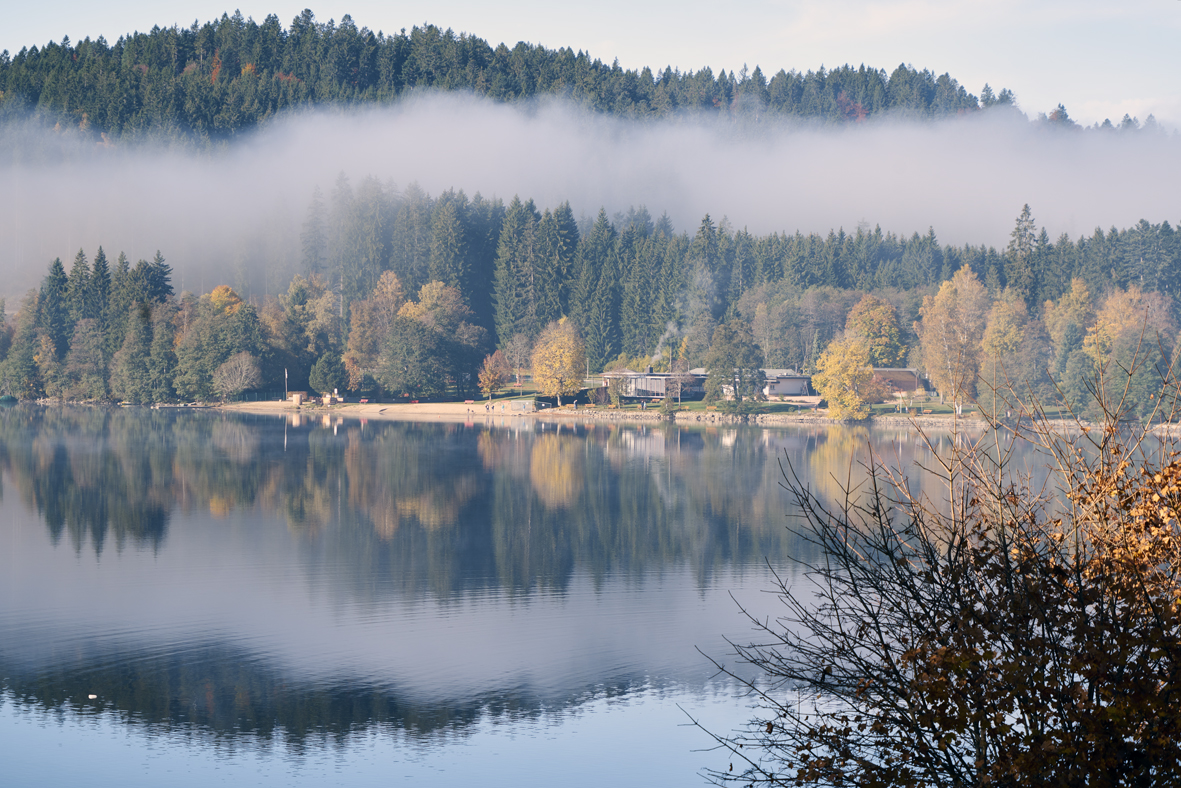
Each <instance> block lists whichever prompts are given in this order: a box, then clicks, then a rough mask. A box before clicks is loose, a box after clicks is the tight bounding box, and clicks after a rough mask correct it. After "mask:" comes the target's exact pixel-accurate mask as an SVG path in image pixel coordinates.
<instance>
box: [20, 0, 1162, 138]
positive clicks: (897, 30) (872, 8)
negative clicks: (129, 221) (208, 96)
mask: <svg viewBox="0 0 1181 788" xmlns="http://www.w3.org/2000/svg"><path fill="white" fill-rule="evenodd" d="M309 6H310V7H311V8H312V10H313V11H314V12H315V14H316V17H317V18H318V19H320V20H322V21H326V20H328V19H330V18H331V19H340V17H341V16H343V15H344V14H345V13H351V14H352V16H353V19H354V20H355V21H356V22H357V24H358V25H364V26H367V27H369V28H371V29H374V30H378V29H380V30H384V31H386V32H392V31H396V30H399V29H401V28H404V27H405V28H409V27H411V26H413V25H415V24H421V23H422V22H424V21H430V22H432V23H434V24H438V25H440V26H443V27H451V28H453V29H455V30H456V31H457V32H461V31H462V32H470V33H473V34H475V35H477V36H480V37H481V38H484V39H487V40H489V41H490V42H492V43H493V44H497V43H500V42H501V41H504V42H507V43H508V44H509V45H510V46H511V45H512V44H514V43H516V42H517V41H518V40H524V41H529V42H532V43H540V44H545V45H546V46H548V47H559V46H570V47H573V48H574V49H584V50H587V51H589V52H590V53H591V54H592V55H593V56H595V57H599V58H601V59H603V60H606V61H610V60H612V59H613V58H615V57H618V58H619V61H620V64H621V65H623V66H624V67H628V68H632V67H642V66H645V65H650V66H653V67H663V66H665V65H672V66H673V67H675V68H680V69H682V70H697V69H700V68H701V67H702V66H707V65H708V66H710V67H711V68H712V69H714V71H715V72H716V71H717V70H719V69H722V68H724V69H726V70H731V69H738V68H741V67H742V65H743V64H744V63H746V64H749V66H750V67H752V68H753V67H754V66H755V64H758V65H760V66H762V68H763V70H764V71H765V72H767V73H768V75H770V74H772V73H774V72H775V71H777V70H778V69H780V68H785V69H789V70H790V69H793V68H794V69H797V70H800V71H805V70H807V69H814V68H817V67H818V66H820V65H822V64H823V65H825V66H828V67H832V66H838V65H841V64H843V63H846V62H848V63H852V64H854V65H857V64H860V63H865V64H867V65H871V66H874V67H877V68H885V69H887V70H892V69H893V68H894V67H895V66H897V65H898V64H899V63H900V62H907V63H911V64H913V65H914V66H916V67H918V68H929V69H931V70H933V71H936V72H937V73H943V72H945V71H946V72H950V73H951V75H952V76H953V77H955V78H956V79H958V80H959V81H960V82H961V84H963V85H964V86H965V87H966V88H967V89H968V90H969V91H970V92H972V93H974V94H977V95H979V92H980V89H981V87H982V86H983V85H984V83H985V82H988V83H990V84H991V85H992V86H993V88H994V89H997V90H999V89H1000V88H1001V87H1008V88H1010V89H1011V90H1013V92H1014V93H1016V94H1017V99H1018V102H1019V104H1020V105H1021V108H1022V109H1024V110H1025V111H1026V112H1027V113H1028V114H1030V115H1033V114H1036V113H1037V112H1048V111H1049V110H1051V109H1053V108H1054V106H1056V105H1057V104H1058V103H1059V102H1061V103H1063V104H1065V105H1066V107H1067V109H1068V111H1069V112H1070V114H1071V116H1072V117H1073V118H1075V119H1076V120H1078V121H1080V122H1082V123H1086V124H1090V123H1094V122H1097V121H1102V120H1103V119H1104V118H1111V119H1112V120H1113V121H1118V120H1119V118H1121V117H1122V116H1123V115H1124V113H1129V114H1131V115H1133V116H1138V117H1139V118H1140V119H1141V120H1143V119H1144V118H1145V117H1146V116H1147V115H1148V114H1149V113H1154V114H1155V115H1156V117H1157V118H1158V120H1161V121H1164V122H1166V123H1167V124H1168V125H1171V126H1174V127H1181V80H1179V79H1178V77H1179V76H1181V0H1123V1H1122V2H1119V3H1113V2H1110V0H1105V1H1104V2H1097V1H1096V0H1071V1H1069V2H1068V1H1067V0H1035V1H1034V2H1029V1H1028V0H1023V1H1019V0H990V1H989V2H980V1H979V0H873V1H871V2H852V1H851V0H753V1H752V0H748V1H747V2H742V3H738V4H734V5H726V4H723V3H719V2H717V1H716V0H710V2H702V0H683V1H682V2H678V3H650V2H634V0H633V1H631V2H627V1H625V0H599V1H598V2H595V3H587V4H582V5H573V4H562V3H554V2H552V0H548V1H547V2H541V1H540V0H504V1H503V2H498V3H490V2H487V0H479V2H477V1H476V0H444V1H442V2H425V1H424V0H405V1H404V2H398V3H389V2H378V1H377V0H326V1H325V2H317V3H314V4H311V3H309V2H308V0H299V1H298V2H291V0H249V2H242V3H236V4H233V5H228V4H225V3H224V2H219V0H190V2H186V3H159V2H146V1H145V0H111V2H107V3H102V4H99V3H94V2H81V1H80V0H41V2H35V3H22V4H20V5H19V6H17V7H10V8H8V9H6V12H5V25H4V28H3V30H2V31H0V48H4V49H8V50H10V51H12V52H16V51H18V50H19V49H20V48H21V47H22V46H27V45H29V44H38V45H40V44H43V43H45V42H47V41H49V40H54V41H58V40H60V39H61V38H62V37H63V36H65V35H68V36H70V38H71V39H74V40H78V39H81V38H84V37H86V36H90V37H91V38H94V37H97V36H98V35H103V36H106V37H107V39H108V40H111V41H113V40H115V39H117V38H118V37H119V35H121V34H122V33H125V32H129V31H132V30H137V29H138V30H149V29H151V27H152V25H155V24H158V25H161V26H169V25H172V24H179V25H182V26H188V25H190V24H192V22H193V20H194V19H198V20H201V21H206V20H208V19H210V18H213V17H214V16H220V15H221V13H223V12H225V11H229V12H231V13H232V12H233V10H234V8H235V7H236V8H239V9H240V10H241V11H242V13H243V15H245V16H253V17H254V18H255V19H256V20H259V21H261V20H262V19H263V17H265V16H266V15H267V14H269V13H274V14H276V15H277V16H278V17H279V19H280V20H281V21H282V22H283V24H284V25H285V26H286V25H287V24H288V23H290V21H291V19H292V18H293V17H294V16H295V15H296V14H297V13H299V11H300V10H302V9H303V8H304V7H309Z"/></svg>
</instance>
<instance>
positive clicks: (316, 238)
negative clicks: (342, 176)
mask: <svg viewBox="0 0 1181 788" xmlns="http://www.w3.org/2000/svg"><path fill="white" fill-rule="evenodd" d="M324 223H325V208H324V193H323V192H322V191H320V187H319V186H317V187H315V188H314V189H312V199H311V202H310V203H309V204H308V212H307V216H306V217H305V218H304V220H303V227H302V229H301V230H300V233H299V243H300V251H301V260H300V267H301V268H302V269H303V272H304V273H306V274H309V275H310V274H323V273H324V267H325V265H326V264H327V254H328V235H327V229H326V228H325V226H324Z"/></svg>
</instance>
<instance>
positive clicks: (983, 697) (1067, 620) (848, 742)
mask: <svg viewBox="0 0 1181 788" xmlns="http://www.w3.org/2000/svg"><path fill="white" fill-rule="evenodd" d="M1115 423H1116V422H1115V420H1110V421H1109V423H1108V426H1106V427H1103V428H1096V429H1092V430H1090V431H1084V430H1076V431H1071V432H1068V433H1067V432H1055V431H1054V430H1051V429H1048V428H1046V427H1044V426H1036V425H1035V427H1033V428H1030V430H1029V431H1028V432H1026V433H1024V434H1018V435H1013V434H1005V435H1001V434H998V433H994V434H993V436H994V437H992V438H990V439H987V440H981V441H979V442H977V443H971V442H965V443H961V448H959V449H957V450H956V451H954V452H952V453H951V454H950V455H947V456H945V457H943V458H942V459H941V460H939V467H938V468H936V469H929V470H931V471H933V472H934V473H936V475H937V476H938V477H939V478H940V479H942V481H943V482H944V483H945V485H946V487H945V489H946V491H947V493H948V495H947V496H946V497H945V499H944V500H943V501H942V503H937V502H935V501H933V500H932V499H931V498H929V497H927V495H924V496H922V497H917V496H912V495H911V494H910V493H909V492H908V490H909V485H908V483H907V479H906V476H905V474H904V473H901V472H899V471H892V470H889V469H887V468H885V467H883V466H881V465H878V464H876V463H872V462H871V463H870V465H869V466H868V467H867V471H868V478H869V483H868V485H867V486H864V487H862V488H861V489H860V490H846V491H844V493H845V494H844V496H843V501H844V502H843V503H842V504H839V505H837V506H836V507H835V508H833V507H831V506H827V505H826V504H825V503H824V502H823V500H822V499H821V498H820V497H819V496H818V495H817V494H816V493H814V492H813V491H812V490H811V489H810V487H809V486H808V485H807V484H806V483H805V482H804V481H803V480H801V479H800V478H799V477H797V476H795V475H794V473H793V472H792V470H791V469H788V471H787V473H786V474H785V483H786V486H787V487H788V489H789V491H790V495H791V496H792V498H793V499H794V503H795V504H796V505H797V506H798V507H799V511H801V512H802V520H801V523H802V524H801V525H800V526H799V527H798V535H799V536H800V538H801V539H802V540H803V542H802V543H803V544H807V545H809V546H810V547H812V548H815V551H814V554H816V555H819V556H820V557H819V558H817V559H814V560H811V561H801V562H800V563H801V566H800V570H801V571H800V572H796V573H793V581H789V580H787V579H784V580H781V581H780V582H779V584H778V588H777V591H778V593H779V594H780V595H781V598H782V600H783V603H784V605H785V608H784V612H783V615H782V616H781V617H780V618H778V619H774V620H771V621H768V620H766V619H758V618H752V621H753V622H754V624H755V626H756V628H757V629H758V630H759V631H760V637H759V638H758V640H757V641H756V642H754V643H752V644H750V645H741V644H736V650H737V652H738V655H739V656H740V657H741V658H742V659H743V660H745V661H746V662H748V663H750V664H752V665H754V666H755V667H756V668H758V669H759V673H760V674H761V675H760V678H759V679H758V680H749V679H741V680H743V681H744V682H745V683H746V685H747V687H748V688H749V689H750V691H751V693H752V694H753V695H754V696H755V697H756V698H757V699H758V701H759V705H760V707H761V710H762V713H761V714H760V716H758V717H757V718H756V719H755V720H753V721H752V722H751V724H750V725H749V726H748V727H746V728H745V729H743V730H742V731H741V732H739V733H737V734H733V735H720V736H717V737H716V738H717V739H718V741H719V742H720V743H721V744H723V745H724V746H725V747H727V748H729V749H730V751H731V753H732V754H733V755H734V758H733V761H734V763H733V765H732V767H731V768H732V769H733V771H723V772H718V773H715V774H713V775H712V776H713V777H714V779H715V781H717V782H719V783H728V782H736V783H741V784H743V785H752V784H774V785H867V786H932V787H934V786H939V787H940V788H943V787H945V786H951V787H953V788H954V787H956V786H984V785H1000V786H1084V785H1086V786H1091V785H1104V786H1124V785H1127V786H1132V785H1137V786H1139V785H1152V786H1157V785H1159V786H1165V785H1176V784H1178V782H1179V781H1181V694H1179V693H1181V514H1179V513H1181V453H1178V452H1176V451H1171V450H1169V449H1168V445H1167V444H1166V443H1163V442H1161V441H1160V440H1159V439H1158V438H1157V437H1155V436H1152V435H1150V434H1149V433H1146V432H1140V433H1138V434H1128V433H1124V432H1120V431H1119V430H1118V429H1117V428H1116V427H1115V426H1114V425H1115ZM1044 424H1045V423H1044V422H1042V425H1044ZM1014 440H1022V441H1030V442H1032V443H1033V444H1034V445H1035V446H1036V447H1038V449H1039V450H1040V451H1041V453H1042V455H1043V456H1044V458H1045V461H1046V464H1047V468H1048V474H1049V476H1048V481H1037V482H1036V483H1035V482H1034V480H1033V479H1032V477H1029V476H1023V475H1021V474H1019V473H1017V472H1016V471H1015V469H1013V468H1010V467H1008V465H1007V463H1006V459H1005V458H1006V457H1007V456H1008V455H1007V452H1006V450H1007V447H1008V445H1009V442H1010V441H1014ZM998 458H999V459H998ZM803 552H804V553H807V552H808V551H807V550H805V551H803ZM809 581H810V582H809ZM732 675H735V676H737V673H734V674H732Z"/></svg>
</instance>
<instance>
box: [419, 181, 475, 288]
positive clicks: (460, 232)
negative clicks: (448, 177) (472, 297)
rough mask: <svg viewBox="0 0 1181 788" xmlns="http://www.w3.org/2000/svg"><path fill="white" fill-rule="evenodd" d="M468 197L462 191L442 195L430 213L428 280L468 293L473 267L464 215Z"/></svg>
mask: <svg viewBox="0 0 1181 788" xmlns="http://www.w3.org/2000/svg"><path fill="white" fill-rule="evenodd" d="M466 209H467V198H466V197H465V196H464V194H463V192H459V193H458V194H456V193H455V192H454V191H446V192H444V193H443V194H441V195H439V199H438V200H436V201H435V207H434V210H433V212H432V213H431V259H430V265H429V268H428V278H429V280H430V281H432V282H442V283H443V284H445V285H449V286H450V287H455V288H458V289H460V290H461V291H463V292H464V293H467V292H468V278H469V275H470V270H469V268H470V266H469V262H468V249H467V238H466V237H465V236H466V228H465V222H464V213H466Z"/></svg>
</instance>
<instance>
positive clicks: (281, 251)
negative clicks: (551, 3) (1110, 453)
mask: <svg viewBox="0 0 1181 788" xmlns="http://www.w3.org/2000/svg"><path fill="white" fill-rule="evenodd" d="M0 144H2V146H3V165H0V172H2V175H0V178H2V179H3V181H4V182H5V183H6V184H7V185H8V188H6V189H5V190H4V191H3V194H2V195H0V271H3V272H4V278H5V285H4V295H5V296H7V298H8V299H9V302H10V303H11V302H12V301H13V299H14V298H15V297H17V296H19V295H20V294H21V293H23V292H24V290H26V289H28V288H29V287H34V286H36V285H37V284H38V283H39V281H40V277H41V276H42V275H43V271H44V266H45V264H46V263H47V262H48V261H50V260H52V259H53V258H54V257H61V258H63V259H67V258H69V257H72V256H73V255H74V254H75V253H76V252H77V250H78V249H79V248H86V249H90V250H93V249H94V248H96V247H97V246H99V245H102V246H103V247H104V248H106V249H108V250H112V249H113V250H117V251H119V250H121V251H125V252H126V253H127V255H128V256H129V257H130V258H132V260H135V259H138V258H145V259H150V258H151V256H152V255H153V254H154V253H155V252H156V250H161V251H163V252H164V253H165V255H166V257H167V258H168V259H169V262H170V264H171V265H172V266H173V269H174V271H175V274H176V277H177V282H176V284H177V285H178V290H179V289H188V290H193V291H194V292H204V291H206V290H208V289H209V288H212V287H213V286H215V285H216V284H218V283H221V282H227V283H230V284H233V285H234V286H235V287H238V288H241V289H242V290H243V295H244V296H249V297H260V298H261V297H265V295H267V294H274V293H275V292H277V291H281V290H284V289H285V288H286V285H287V283H288V282H289V281H290V278H291V276H292V275H293V274H294V273H296V272H297V271H298V270H299V241H298V235H299V226H300V223H301V222H302V221H303V218H304V214H305V212H306V209H307V204H308V201H309V199H310V197H311V194H312V191H313V189H314V188H316V187H319V188H320V189H322V190H325V191H327V190H330V189H331V187H332V184H333V183H335V181H336V179H337V177H338V176H339V175H340V174H342V173H343V174H345V175H346V176H347V177H349V178H350V179H352V180H353V181H360V180H361V179H364V178H366V177H373V178H377V179H378V180H380V181H382V182H383V183H385V184H387V185H389V186H391V187H392V188H393V189H395V190H396V191H399V192H401V191H404V190H405V189H407V188H408V187H409V186H410V185H411V184H416V185H418V186H419V187H421V188H422V189H423V190H425V191H427V192H428V193H431V194H439V193H441V192H443V191H445V190H447V189H455V190H463V191H464V192H465V193H466V194H467V195H469V196H472V195H475V194H476V193H479V194H481V195H482V196H484V197H485V198H493V197H498V198H500V199H502V200H504V201H506V202H507V201H508V200H510V199H511V198H512V197H513V196H514V195H519V196H520V197H521V198H522V199H533V200H534V201H535V202H536V203H537V204H538V205H539V206H551V207H552V206H556V205H558V204H560V203H562V202H565V201H569V202H570V204H571V206H572V207H573V209H574V211H575V214H576V215H578V216H583V217H593V216H594V215H595V214H596V213H597V212H598V210H599V209H600V208H605V209H606V210H607V212H608V214H609V215H612V216H613V215H615V214H618V213H622V212H626V211H627V209H628V208H630V207H639V206H645V207H646V208H647V209H648V211H649V212H650V213H651V214H652V215H654V216H660V215H661V214H664V213H667V214H668V216H669V218H670V219H671V220H672V222H673V225H674V227H676V228H677V229H678V230H681V229H686V230H688V229H692V228H693V227H695V226H696V225H697V223H698V222H700V220H701V218H702V217H703V216H705V214H707V213H708V214H710V215H711V216H713V217H715V219H721V218H722V217H725V218H727V219H728V221H729V223H730V224H731V225H733V226H734V227H736V228H740V229H741V228H747V229H749V230H750V232H752V233H756V234H766V233H771V232H788V233H795V232H796V231H800V232H803V233H804V234H808V233H820V234H827V233H828V232H829V230H838V229H841V228H843V229H845V230H846V231H847V232H853V231H855V230H856V228H857V227H858V226H862V227H868V228H872V227H874V226H876V225H880V226H881V227H882V228H883V229H884V230H886V231H892V232H895V233H899V234H903V235H910V234H912V233H914V232H919V233H920V234H922V233H925V232H926V231H927V230H928V229H929V228H932V229H934V231H935V233H936V235H937V237H938V238H939V239H940V241H941V242H944V243H951V244H965V243H971V244H986V245H1000V244H1003V243H1004V241H1005V238H1006V237H1007V235H1008V232H1009V230H1010V229H1011V225H1012V221H1013V218H1014V217H1015V215H1016V214H1017V212H1018V211H1019V210H1020V208H1021V206H1022V205H1023V204H1025V203H1030V204H1031V205H1032V206H1033V207H1034V208H1035V210H1036V212H1037V216H1038V219H1039V222H1040V223H1041V224H1042V226H1045V227H1046V228H1047V229H1048V231H1049V232H1050V234H1051V236H1052V237H1057V236H1058V235H1059V234H1061V233H1064V232H1065V233H1067V234H1069V235H1071V236H1072V237H1078V236H1081V235H1089V234H1090V233H1091V232H1093V231H1094V229H1095V228H1097V227H1099V228H1103V229H1104V230H1107V229H1109V228H1111V227H1113V226H1114V227H1127V226H1130V225H1132V224H1135V223H1136V222H1137V221H1139V220H1140V219H1141V218H1146V219H1148V220H1149V221H1151V222H1154V223H1156V222H1160V221H1162V220H1166V219H1171V220H1176V219H1177V213H1178V210H1177V204H1176V201H1175V199H1173V197H1172V184H1175V183H1176V182H1177V181H1178V179H1179V176H1181V156H1178V155H1177V147H1178V145H1181V142H1179V141H1178V139H1177V138H1176V137H1175V136H1173V135H1169V134H1165V133H1151V134H1150V133H1146V132H1139V133H1136V134H1121V133H1110V134H1080V133H1072V132H1068V131H1063V130H1061V129H1058V128H1052V127H1047V126H1039V125H1036V124H1031V123H1029V122H1027V121H1025V120H1024V118H1023V117H1021V116H1020V115H1018V114H1017V113H1014V112H1012V111H1011V110H1009V109H1008V108H996V109H994V110H992V111H990V112H983V113H976V114H973V115H970V116H966V117H962V118H959V117H957V118H949V119H945V120H942V121H915V120H893V119H882V120H879V121H873V122H868V123H865V124H860V125H855V126H842V127H823V128H809V127H801V126H798V125H793V124H790V123H788V122H787V121H782V122H780V123H770V122H768V123H765V124H762V125H758V126H744V125H741V124H735V123H733V122H729V121H723V120H719V119H716V118H712V119H711V118H704V117H677V118H669V119H665V120H660V121H646V122H639V121H634V120H629V119H625V118H618V117H612V116H606V115H602V114H596V113H594V112H591V111H589V110H586V109H585V108H581V107H578V106H575V105H574V104H573V103H571V102H568V101H564V100H558V99H550V100H545V101H537V102H533V103H530V104H528V105H525V106H517V105H506V104H502V103H495V102H493V101H490V100H487V99H479V98H475V97H472V96H470V95H464V94H454V93H452V94H443V93H431V94H416V95H414V96H411V97H409V98H407V99H405V100H403V101H400V102H398V103H397V104H395V105H393V106H389V107H382V108H370V109H345V110H338V111H327V110H321V111H307V112H302V113H298V114H292V115H289V116H285V117H282V118H279V119H276V120H275V121H273V122H271V123H268V124H266V125H265V126H264V127H263V128H260V129H258V130H256V131H255V132H253V133H250V134H246V135H243V136H242V137H241V138H239V139H237V140H235V141H234V142H232V143H229V144H227V145H225V146H222V147H218V148H215V149H199V150H189V149H184V148H178V147H177V146H169V145H164V144H155V143H150V142H149V143H141V144H122V145H102V144H95V143H94V142H93V141H92V140H91V138H90V137H89V136H87V135H84V134H80V133H74V132H72V131H71V130H66V131H63V130H62V129H60V128H58V129H57V130H51V129H47V128H46V125H45V121H44V120H39V119H34V118H25V119H24V120H21V121H11V120H10V121H9V122H8V123H7V125H6V126H5V133H4V135H3V142H2V143H0Z"/></svg>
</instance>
